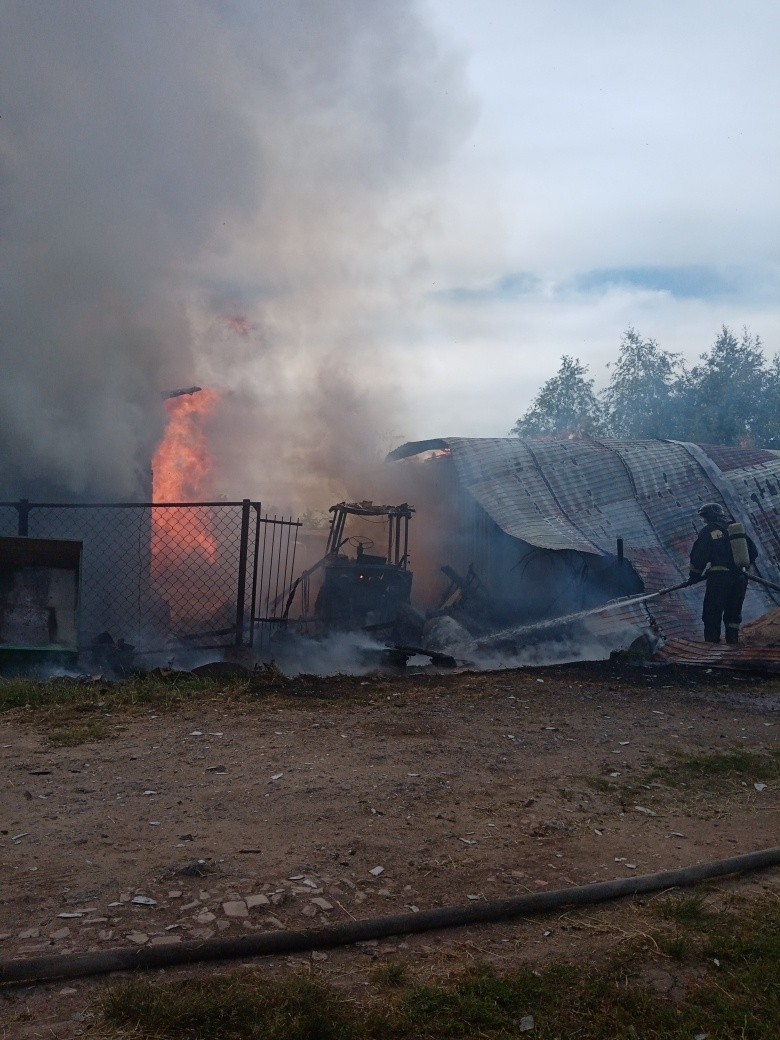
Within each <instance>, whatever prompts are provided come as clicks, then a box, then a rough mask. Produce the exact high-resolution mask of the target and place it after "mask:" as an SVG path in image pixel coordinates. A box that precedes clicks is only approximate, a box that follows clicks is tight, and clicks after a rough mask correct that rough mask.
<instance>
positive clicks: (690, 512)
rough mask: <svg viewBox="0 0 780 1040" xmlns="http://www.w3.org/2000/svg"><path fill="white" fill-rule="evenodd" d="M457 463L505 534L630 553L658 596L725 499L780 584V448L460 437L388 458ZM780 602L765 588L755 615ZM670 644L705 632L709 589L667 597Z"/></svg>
mask: <svg viewBox="0 0 780 1040" xmlns="http://www.w3.org/2000/svg"><path fill="white" fill-rule="evenodd" d="M426 453H429V454H430V456H431V457H444V458H449V459H451V460H452V463H453V465H454V467H455V470H456V473H457V477H458V481H459V483H460V485H461V486H462V487H463V488H464V489H465V490H466V491H467V492H468V493H469V494H470V495H471V496H473V498H474V499H475V500H476V502H477V503H478V504H479V505H480V506H481V507H482V509H484V510H485V512H486V513H487V514H488V515H489V516H490V517H491V518H492V520H493V521H494V522H495V523H496V524H497V525H498V527H499V528H501V530H503V531H504V532H505V533H506V534H508V535H510V536H512V537H515V538H519V539H522V540H523V541H524V542H527V543H529V544H531V545H534V546H537V547H539V548H543V549H549V550H573V551H575V552H579V553H587V554H593V555H596V556H604V555H607V554H614V552H615V546H616V542H617V539H618V538H622V539H623V543H624V547H625V555H626V557H627V558H628V559H629V560H630V562H631V564H632V565H633V566H634V568H635V570H636V572H637V573H638V574H639V576H640V578H641V579H642V581H643V582H644V585H645V589H646V591H647V592H654V591H657V590H659V589H662V588H665V587H668V586H670V585H673V584H675V583H677V582H679V581H680V580H681V579H684V578H685V577H686V576H687V574H688V554H689V552H690V547H691V544H692V541H693V538H694V537H695V532H696V515H697V511H698V509H699V507H700V506H701V505H702V504H703V503H704V502H713V501H718V502H722V503H723V505H724V506H725V508H726V509H727V510H728V511H729V512H730V513H731V514H733V515H734V516H735V517H737V518H738V519H739V520H740V521H741V522H742V523H744V525H745V528H746V530H747V532H748V534H750V536H751V537H752V538H753V539H754V541H755V542H756V544H757V546H758V547H759V560H758V564H757V566H756V568H755V570H756V573H758V574H759V575H761V576H763V577H765V578H768V579H770V580H772V581H775V582H777V581H780V452H777V451H769V450H757V449H743V448H733V447H723V446H716V445H708V444H701V445H697V444H690V443H684V442H678V441H659V440H650V441H629V440H606V439H591V438H585V439H583V438H566V439H540V440H522V439H520V438H517V437H506V438H466V437H448V438H437V439H435V440H428V441H415V442H409V443H407V444H404V445H402V446H401V447H400V448H397V449H396V450H395V451H393V452H392V453H391V454H390V455H389V456H388V458H389V459H390V460H399V459H406V458H411V457H413V456H420V455H424V454H426ZM779 602H780V598H779V597H778V596H777V595H775V596H774V597H773V596H772V594H771V593H770V592H769V591H768V590H766V589H764V588H762V587H760V586H757V585H755V584H753V583H751V586H750V588H749V589H748V594H747V597H746V600H745V617H746V618H751V617H757V616H758V615H760V614H763V613H765V612H766V611H767V610H770V609H772V608H773V607H776V606H777V605H778V603H779ZM656 603H657V607H656V606H654V608H653V613H654V615H655V617H656V619H657V621H658V623H659V625H660V627H661V628H662V630H663V632H664V635H665V636H666V638H667V641H668V640H669V639H674V638H675V637H676V638H678V639H681V640H687V639H690V638H691V637H694V638H695V637H697V636H698V632H699V628H700V623H699V613H700V610H701V592H700V591H698V592H695V593H694V592H693V590H686V591H685V592H684V593H682V594H681V595H678V596H673V597H671V596H670V597H667V598H666V599H661V600H657V601H656Z"/></svg>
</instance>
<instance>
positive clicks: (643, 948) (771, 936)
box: [102, 896, 780, 1040]
mask: <svg viewBox="0 0 780 1040" xmlns="http://www.w3.org/2000/svg"><path fill="white" fill-rule="evenodd" d="M656 909H657V911H658V913H659V914H660V917H661V918H662V926H661V927H662V930H661V931H660V932H659V933H658V938H659V939H660V940H665V941H667V942H668V943H675V942H677V943H680V944H682V945H680V947H679V949H678V954H677V956H676V957H674V954H673V953H672V948H673V947H670V948H669V952H666V950H665V949H664V947H663V945H662V944H661V942H658V941H656V939H655V937H648V936H646V935H645V936H643V937H642V938H641V939H637V940H634V941H633V942H632V943H631V944H624V945H623V946H621V947H620V950H621V952H620V954H619V956H616V957H614V958H613V959H611V960H607V961H605V962H604V963H598V962H593V961H591V962H589V963H588V964H587V966H584V967H583V966H575V965H571V964H565V963H554V964H550V965H548V966H547V967H545V968H543V969H541V970H539V971H534V970H532V969H530V968H528V969H522V970H517V971H514V972H511V973H507V974H501V975H499V974H498V973H496V972H495V971H494V970H492V969H490V968H488V967H484V966H482V967H476V968H474V969H473V970H470V971H468V972H466V973H464V974H462V975H460V976H458V977H456V978H455V979H453V980H451V981H448V982H447V983H445V984H440V985H417V984H413V983H412V982H410V981H408V980H407V978H406V976H405V975H404V974H403V973H402V972H398V971H396V970H394V971H393V972H389V969H390V968H391V967H392V968H393V969H397V968H400V967H401V966H400V965H396V964H393V965H384V966H382V968H378V969H375V970H374V971H373V972H372V973H371V975H370V983H371V985H370V987H369V988H368V990H367V992H366V993H365V995H363V993H362V992H361V1001H360V1003H357V1002H356V1001H354V1000H352V999H351V998H349V997H347V996H345V995H344V993H343V992H342V991H340V990H337V989H336V988H335V987H333V986H331V985H329V984H328V983H326V982H322V981H317V980H312V979H311V978H309V977H303V976H292V977H288V978H286V979H283V980H281V981H277V982H274V981H270V980H269V979H268V978H267V977H265V976H263V975H262V974H261V973H259V972H258V973H252V974H246V973H244V974H241V975H229V976H224V977H217V978H210V979H206V980H190V981H187V982H184V983H181V982H178V983H175V984H174V983H167V984H165V983H164V984H160V983H156V982H146V981H142V982H133V983H131V984H130V985H125V986H122V987H120V988H118V989H116V990H114V991H113V993H112V994H111V995H110V996H109V998H108V999H107V1000H106V1001H105V1002H104V1004H103V1009H102V1010H103V1023H104V1027H105V1028H107V1029H108V1030H109V1032H108V1033H105V1034H103V1035H105V1036H111V1037H118V1036H123V1037H130V1036H132V1037H134V1038H135V1040H169V1038H170V1040H174V1038H175V1040H261V1038H262V1040H353V1038H355V1040H357V1038H360V1040H453V1038H464V1040H465V1038H469V1040H471V1038H476V1037H483V1038H484V1037H487V1038H489V1040H513V1038H518V1040H520V1038H524V1037H528V1036H532V1037H533V1038H535V1040H564V1038H565V1040H573V1038H576V1040H691V1038H692V1037H694V1036H696V1035H697V1034H699V1033H704V1034H706V1035H707V1038H708V1040H731V1038H733V1037H740V1038H741V1040H766V1038H767V1037H770V1036H774V1035H776V1028H777V1022H778V1021H780V982H779V981H778V980H779V979H780V905H778V903H777V902H775V903H774V904H770V905H764V906H760V907H749V908H747V909H746V908H740V911H739V912H738V913H727V912H723V913H715V912H710V911H708V910H707V909H706V908H705V907H704V906H703V904H696V903H694V901H693V900H692V897H690V896H683V897H680V898H673V899H670V900H667V901H664V902H663V903H662V904H660V905H659V906H658V907H657V908H656ZM669 921H672V922H673V924H674V928H675V932H674V934H673V935H669V933H668V930H663V929H666V928H667V926H668V922H669ZM648 938H650V939H651V941H650V943H649V945H648ZM673 957H674V959H672V958H673ZM648 969H652V970H651V971H649V970H648ZM659 969H661V970H662V971H663V972H664V973H667V974H668V973H673V974H675V982H676V986H675V989H676V991H677V992H676V994H675V997H674V998H672V997H671V996H670V995H669V994H668V993H666V992H660V991H659V990H658V989H657V988H654V987H653V985H652V983H651V982H650V981H648V980H650V979H651V977H652V972H653V971H654V972H655V973H656V974H657V973H658V971H659ZM388 986H392V988H390V989H389V988H388ZM531 1017H532V1019H533V1028H532V1030H531V1029H530V1028H529V1026H530V1024H531V1023H530V1019H531Z"/></svg>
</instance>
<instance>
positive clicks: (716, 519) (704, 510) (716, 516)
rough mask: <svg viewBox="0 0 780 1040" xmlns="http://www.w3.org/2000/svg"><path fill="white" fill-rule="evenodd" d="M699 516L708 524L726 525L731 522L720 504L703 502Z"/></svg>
mask: <svg viewBox="0 0 780 1040" xmlns="http://www.w3.org/2000/svg"><path fill="white" fill-rule="evenodd" d="M699 516H700V517H701V518H702V520H706V521H707V523H708V524H728V523H729V522H730V521H731V517H730V516H729V514H728V513H727V512H726V510H725V509H724V508H723V506H722V505H721V504H720V502H705V503H704V505H703V506H702V507H701V509H700V510H699Z"/></svg>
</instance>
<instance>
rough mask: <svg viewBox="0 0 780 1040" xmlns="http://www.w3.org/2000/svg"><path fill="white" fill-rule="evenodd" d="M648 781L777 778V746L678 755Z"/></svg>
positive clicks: (779, 767)
mask: <svg viewBox="0 0 780 1040" xmlns="http://www.w3.org/2000/svg"><path fill="white" fill-rule="evenodd" d="M647 779H648V781H649V782H651V783H652V782H653V781H654V780H656V781H660V782H661V783H663V784H666V785H668V786H670V787H677V786H682V785H685V786H690V785H697V786H698V785H699V784H701V783H702V782H704V783H705V784H706V786H707V787H713V786H715V785H716V784H718V783H719V782H720V783H721V784H722V783H723V782H728V781H729V780H740V781H742V780H744V781H745V782H748V781H750V782H752V781H754V780H777V779H780V749H774V750H772V751H765V752H763V751H743V750H737V751H723V752H716V753H714V754H709V755H679V756H677V757H676V758H675V759H674V760H673V761H672V762H670V763H669V764H668V765H665V766H657V767H656V768H655V769H653V770H652V771H651V772H650V773H649V775H648V778H647Z"/></svg>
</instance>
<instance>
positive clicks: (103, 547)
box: [0, 499, 300, 653]
mask: <svg viewBox="0 0 780 1040" xmlns="http://www.w3.org/2000/svg"><path fill="white" fill-rule="evenodd" d="M299 527H300V523H299V522H298V521H294V520H293V519H292V517H290V518H288V519H285V518H284V517H282V518H279V517H269V516H267V515H264V514H263V513H262V511H261V505H260V503H259V502H251V501H249V500H248V499H245V500H243V501H241V502H195V503H154V504H152V503H102V504H94V505H82V504H70V503H50V502H49V503H40V502H28V501H26V500H22V501H19V502H0V535H2V536H15V535H21V536H27V537H29V538H41V539H58V540H59V539H64V540H72V541H79V542H81V543H82V544H83V554H82V564H81V581H80V603H79V644H80V646H81V647H82V648H83V647H88V646H91V645H92V644H93V643H94V641H95V640H96V639H99V638H100V637H101V636H102V635H103V634H104V633H108V634H109V635H110V636H111V638H112V639H113V640H115V641H118V640H119V639H123V640H124V641H125V642H126V643H129V644H132V645H133V646H134V647H135V649H136V651H138V652H140V653H154V652H157V651H164V650H165V649H166V648H169V647H171V646H173V645H182V644H184V645H189V646H192V647H220V646H229V645H234V646H242V645H253V644H254V645H255V646H258V647H259V645H260V644H262V642H263V641H264V640H265V639H267V637H268V635H269V634H270V631H271V630H272V629H273V627H274V626H275V625H276V624H278V621H277V614H278V615H281V611H282V606H283V601H284V598H285V592H286V590H287V589H288V588H289V586H290V584H291V582H292V580H293V577H294V567H295V554H296V548H297V537H298V529H299ZM279 604H281V606H279Z"/></svg>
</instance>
